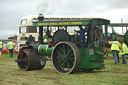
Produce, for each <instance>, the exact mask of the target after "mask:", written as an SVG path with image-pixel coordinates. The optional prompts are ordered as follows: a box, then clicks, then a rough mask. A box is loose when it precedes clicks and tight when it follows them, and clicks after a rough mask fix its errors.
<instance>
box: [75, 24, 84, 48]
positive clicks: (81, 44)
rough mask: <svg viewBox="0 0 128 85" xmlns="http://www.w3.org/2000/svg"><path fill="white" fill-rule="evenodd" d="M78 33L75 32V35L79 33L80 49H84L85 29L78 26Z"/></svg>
mask: <svg viewBox="0 0 128 85" xmlns="http://www.w3.org/2000/svg"><path fill="white" fill-rule="evenodd" d="M79 28H80V31H76V32H77V33H80V47H82V48H83V47H85V40H86V39H85V29H83V28H82V26H79Z"/></svg>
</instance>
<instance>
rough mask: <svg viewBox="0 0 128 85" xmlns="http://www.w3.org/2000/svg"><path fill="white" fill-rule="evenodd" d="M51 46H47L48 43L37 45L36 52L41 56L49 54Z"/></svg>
mask: <svg viewBox="0 0 128 85" xmlns="http://www.w3.org/2000/svg"><path fill="white" fill-rule="evenodd" d="M52 50H53V47H49V46H48V45H44V44H43V45H39V47H38V53H39V54H40V55H42V56H51V53H52Z"/></svg>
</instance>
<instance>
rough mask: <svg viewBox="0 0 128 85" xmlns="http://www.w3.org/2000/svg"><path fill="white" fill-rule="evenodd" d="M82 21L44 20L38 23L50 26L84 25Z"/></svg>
mask: <svg viewBox="0 0 128 85" xmlns="http://www.w3.org/2000/svg"><path fill="white" fill-rule="evenodd" d="M82 24H83V23H82V21H76V22H42V23H38V25H39V26H42V25H44V26H50V25H82Z"/></svg>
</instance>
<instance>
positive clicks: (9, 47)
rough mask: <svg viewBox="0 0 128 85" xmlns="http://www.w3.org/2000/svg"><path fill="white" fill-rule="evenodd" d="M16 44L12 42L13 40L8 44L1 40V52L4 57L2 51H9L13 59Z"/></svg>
mask: <svg viewBox="0 0 128 85" xmlns="http://www.w3.org/2000/svg"><path fill="white" fill-rule="evenodd" d="M15 45H16V44H15V43H14V42H12V40H9V42H8V43H7V44H6V43H5V41H2V40H0V51H1V55H2V50H6V51H9V52H8V53H9V55H10V57H13V49H14V47H15Z"/></svg>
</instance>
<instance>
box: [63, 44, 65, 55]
mask: <svg viewBox="0 0 128 85" xmlns="http://www.w3.org/2000/svg"><path fill="white" fill-rule="evenodd" d="M63 50H64V55H65V47H64V45H63Z"/></svg>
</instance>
